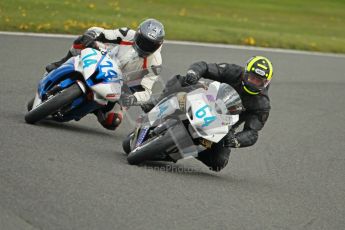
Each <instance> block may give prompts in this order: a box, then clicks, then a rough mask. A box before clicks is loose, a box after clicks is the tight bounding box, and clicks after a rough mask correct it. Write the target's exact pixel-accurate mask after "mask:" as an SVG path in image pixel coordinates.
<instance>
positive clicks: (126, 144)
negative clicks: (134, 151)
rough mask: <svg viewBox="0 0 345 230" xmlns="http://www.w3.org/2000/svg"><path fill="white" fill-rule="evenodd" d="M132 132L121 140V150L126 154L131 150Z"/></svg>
mask: <svg viewBox="0 0 345 230" xmlns="http://www.w3.org/2000/svg"><path fill="white" fill-rule="evenodd" d="M132 136H133V133H131V134H129V135H128V136H127V137H126V138H125V139H124V140H123V141H122V148H123V151H125V153H126V154H129V153H130V152H131V139H132Z"/></svg>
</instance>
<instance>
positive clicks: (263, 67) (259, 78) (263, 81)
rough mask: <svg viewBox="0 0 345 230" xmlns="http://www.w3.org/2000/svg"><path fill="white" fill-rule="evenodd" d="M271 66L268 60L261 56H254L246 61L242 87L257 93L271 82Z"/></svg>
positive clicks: (249, 91) (248, 91)
mask: <svg viewBox="0 0 345 230" xmlns="http://www.w3.org/2000/svg"><path fill="white" fill-rule="evenodd" d="M272 75H273V67H272V63H271V61H270V60H268V59H267V58H266V57H263V56H254V57H252V58H250V59H249V60H248V61H247V64H246V67H245V71H244V74H243V80H242V84H243V89H244V90H245V91H246V92H247V93H249V94H251V95H257V94H259V93H260V92H261V91H262V90H263V89H265V88H266V87H267V86H268V84H269V83H270V82H271V79H272Z"/></svg>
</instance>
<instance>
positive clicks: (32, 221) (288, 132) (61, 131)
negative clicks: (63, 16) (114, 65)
mask: <svg viewBox="0 0 345 230" xmlns="http://www.w3.org/2000/svg"><path fill="white" fill-rule="evenodd" d="M71 41H72V39H70V38H42V37H41V38H40V37H29V36H24V37H23V36H11V35H0V44H1V48H0V51H1V52H0V69H1V73H0V130H1V134H0V229H1V230H8V229H9V230H12V229H44V230H52V229H64V230H67V229H83V230H86V229H189V230H191V229H198V230H199V229H217V230H218V229H264V230H269V229H279V230H280V229H281V230H287V229H291V230H295V229H312V230H315V229H328V230H330V229H344V226H345V218H344V217H345V208H344V207H345V183H344V182H345V179H344V176H345V153H344V150H345V132H344V130H345V102H344V101H345V74H344V66H345V56H342V55H334V56H333V55H319V54H308V53H293V52H279V51H275V52H273V51H260V50H251V51H250V50H245V49H236V48H221V47H219V48H210V47H200V46H188V45H178V44H166V45H165V47H164V48H163V51H162V52H163V59H164V61H165V65H166V67H165V69H164V71H163V73H164V74H163V76H164V78H165V79H167V78H168V77H169V76H171V75H172V74H177V73H181V74H182V73H184V72H185V71H186V69H187V67H188V66H189V64H190V63H192V62H193V61H198V60H206V61H208V62H230V63H237V64H243V63H245V61H246V60H247V59H248V58H249V57H250V56H252V55H258V54H262V55H266V56H268V57H269V58H271V59H272V60H273V64H274V68H275V73H274V80H273V81H272V85H271V88H270V96H271V103H272V112H271V114H270V118H269V120H268V122H267V124H266V126H265V128H264V130H263V131H262V132H261V135H260V138H259V141H258V143H257V144H256V145H255V146H254V147H250V148H245V149H238V150H233V151H232V155H231V162H230V164H229V165H228V166H227V167H226V168H225V169H224V170H223V171H221V172H220V173H215V172H212V171H209V170H208V169H207V168H206V166H204V165H202V164H201V163H200V162H199V161H197V160H194V159H189V160H183V161H180V162H178V163H177V164H169V163H154V164H153V163H150V164H147V165H145V166H140V167H138V166H130V165H128V164H127V161H126V157H125V155H124V154H123V151H122V147H121V140H122V138H123V137H124V136H125V135H126V134H127V133H128V132H129V130H130V129H131V128H132V127H133V119H135V116H136V115H135V114H137V112H138V111H137V109H131V110H130V111H129V113H130V114H129V115H127V116H126V119H125V122H124V123H123V125H122V126H121V128H120V129H118V130H117V131H116V132H111V131H107V130H105V129H103V128H102V127H101V126H100V125H99V124H98V123H97V121H96V119H95V117H93V116H91V115H90V116H88V117H86V118H84V119H82V120H81V121H79V122H70V123H64V124H57V123H54V122H49V121H46V122H41V123H39V124H37V125H28V124H26V123H25V122H24V113H25V111H26V102H27V101H28V100H29V99H30V98H31V97H32V96H33V95H34V91H35V89H36V86H37V82H38V80H39V79H40V77H41V75H42V74H43V69H44V66H45V65H46V64H47V63H49V62H52V61H55V60H57V59H58V58H60V57H61V56H62V55H64V54H65V52H66V50H67V48H68V47H69V46H70V44H71Z"/></svg>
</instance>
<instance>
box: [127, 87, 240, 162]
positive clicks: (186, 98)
mask: <svg viewBox="0 0 345 230" xmlns="http://www.w3.org/2000/svg"><path fill="white" fill-rule="evenodd" d="M243 110H244V109H243V105H242V102H241V99H240V96H239V94H238V93H237V91H236V90H235V89H233V88H232V87H231V86H230V85H228V84H225V83H219V82H216V81H214V82H211V83H199V84H198V85H196V86H189V87H182V88H181V89H180V91H179V92H175V93H168V95H167V96H166V97H165V98H163V99H162V100H161V101H160V102H158V104H156V106H155V107H154V108H153V109H152V110H151V111H150V112H149V113H147V114H142V115H141V116H140V117H139V118H138V121H137V126H136V128H135V130H134V131H133V132H131V133H130V134H129V135H128V136H127V137H126V138H125V139H124V140H123V143H122V146H123V149H124V151H125V152H126V153H127V154H128V156H127V160H128V163H129V164H140V163H142V162H145V161H172V162H176V161H178V160H180V159H185V158H190V157H197V156H198V153H199V152H201V151H203V150H206V149H209V148H211V147H212V145H213V144H215V143H218V142H219V141H221V140H222V139H223V137H224V136H225V135H226V134H227V133H228V132H229V131H230V129H231V128H233V126H234V125H235V124H236V122H237V121H238V120H239V114H240V113H241V112H242V111H243Z"/></svg>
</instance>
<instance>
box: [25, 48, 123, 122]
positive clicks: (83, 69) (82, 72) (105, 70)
mask: <svg viewBox="0 0 345 230" xmlns="http://www.w3.org/2000/svg"><path fill="white" fill-rule="evenodd" d="M98 45H99V46H97V47H98V48H97V49H95V48H85V49H83V50H82V51H81V54H80V55H78V56H75V57H72V58H70V59H69V60H68V61H66V62H65V63H64V64H63V65H61V66H60V67H59V68H57V69H55V70H53V71H51V72H50V73H46V74H45V76H44V77H43V79H41V80H40V82H39V84H38V89H37V92H36V96H35V97H34V98H33V99H32V100H31V101H30V102H29V103H28V112H27V113H26V115H25V121H26V122H27V123H30V124H33V123H36V122H38V121H40V120H42V119H44V118H46V117H48V116H50V115H51V117H52V119H53V120H55V121H61V122H65V121H70V120H79V119H81V118H82V117H84V116H85V115H87V114H89V113H91V112H93V111H95V110H96V109H98V108H101V107H102V106H105V105H107V103H108V102H116V101H118V100H119V98H120V96H121V88H122V85H123V79H122V73H121V70H120V69H119V67H118V64H117V63H116V61H115V60H113V59H112V58H111V57H110V56H109V55H108V51H107V50H106V49H103V48H99V47H101V45H100V44H98Z"/></svg>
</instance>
